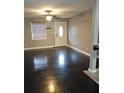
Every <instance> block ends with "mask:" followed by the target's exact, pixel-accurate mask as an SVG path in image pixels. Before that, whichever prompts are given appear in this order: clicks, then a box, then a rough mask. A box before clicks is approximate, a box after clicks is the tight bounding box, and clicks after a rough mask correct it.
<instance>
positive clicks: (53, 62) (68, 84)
mask: <svg viewBox="0 0 124 93" xmlns="http://www.w3.org/2000/svg"><path fill="white" fill-rule="evenodd" d="M88 66H89V57H87V56H85V55H82V54H80V53H78V52H76V51H75V50H72V49H70V48H68V47H60V48H51V49H42V50H33V51H25V52H24V74H25V75H24V92H25V93H99V85H98V84H97V83H95V82H94V81H93V80H91V79H90V78H89V77H88V76H87V75H86V74H85V73H83V70H87V69H88Z"/></svg>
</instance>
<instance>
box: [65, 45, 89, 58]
mask: <svg viewBox="0 0 124 93" xmlns="http://www.w3.org/2000/svg"><path fill="white" fill-rule="evenodd" d="M67 46H68V47H70V48H72V49H74V50H76V51H78V52H80V53H82V54H84V55H86V56H90V54H89V53H87V52H85V51H83V50H80V49H78V48H76V47H73V46H71V45H68V44H67Z"/></svg>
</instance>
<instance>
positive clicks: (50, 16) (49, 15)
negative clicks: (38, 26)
mask: <svg viewBox="0 0 124 93" xmlns="http://www.w3.org/2000/svg"><path fill="white" fill-rule="evenodd" d="M44 12H46V13H47V15H45V19H46V20H47V21H48V22H50V21H51V20H52V19H61V18H60V17H58V16H56V15H52V14H50V13H51V12H53V11H52V10H45V11H44Z"/></svg>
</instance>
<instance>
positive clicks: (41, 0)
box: [24, 0, 93, 18]
mask: <svg viewBox="0 0 124 93" xmlns="http://www.w3.org/2000/svg"><path fill="white" fill-rule="evenodd" d="M92 3H93V0H24V17H40V16H42V15H44V14H46V13H45V12H44V10H52V11H53V12H52V13H51V14H55V15H57V16H59V17H61V18H70V17H72V16H74V15H77V14H79V13H82V12H84V11H86V10H88V9H91V6H92Z"/></svg>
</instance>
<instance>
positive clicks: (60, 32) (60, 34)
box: [59, 26, 63, 37]
mask: <svg viewBox="0 0 124 93" xmlns="http://www.w3.org/2000/svg"><path fill="white" fill-rule="evenodd" d="M59 36H60V37H63V27H62V26H60V27H59Z"/></svg>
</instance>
